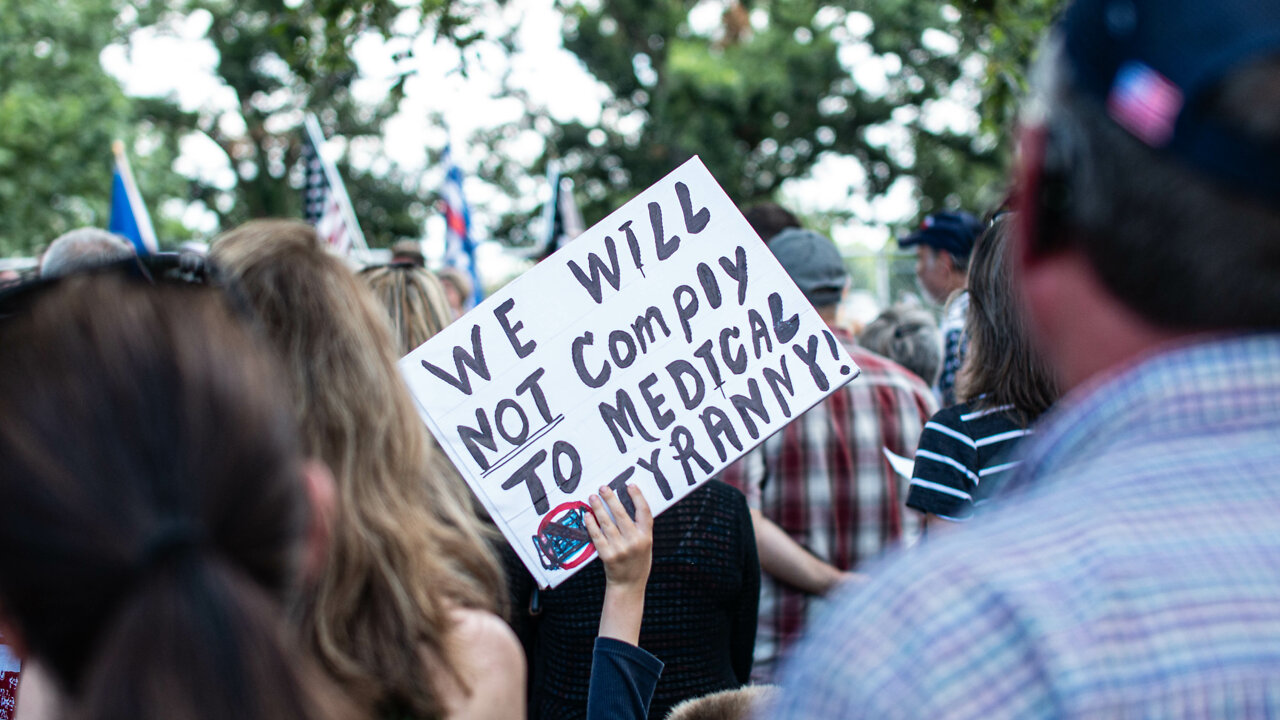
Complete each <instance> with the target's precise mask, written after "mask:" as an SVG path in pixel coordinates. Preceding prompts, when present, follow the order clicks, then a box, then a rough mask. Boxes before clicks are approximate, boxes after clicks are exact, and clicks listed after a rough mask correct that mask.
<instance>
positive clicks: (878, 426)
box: [721, 332, 938, 681]
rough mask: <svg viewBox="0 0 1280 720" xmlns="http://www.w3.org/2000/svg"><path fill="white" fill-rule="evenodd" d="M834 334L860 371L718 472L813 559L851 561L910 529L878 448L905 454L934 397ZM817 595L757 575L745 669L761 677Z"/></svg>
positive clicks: (902, 490) (894, 478)
mask: <svg viewBox="0 0 1280 720" xmlns="http://www.w3.org/2000/svg"><path fill="white" fill-rule="evenodd" d="M836 335H837V337H839V338H840V340H841V342H842V343H844V345H845V347H846V349H848V351H849V354H850V355H851V356H852V357H853V360H854V362H856V363H857V364H858V367H859V368H861V370H862V373H861V374H860V375H859V376H858V377H857V378H856V379H855V380H853V382H850V383H849V384H848V385H845V386H844V387H843V388H841V389H840V390H839V391H837V392H835V393H833V394H832V395H831V396H830V397H828V398H827V399H826V400H824V401H822V402H821V403H820V404H818V405H816V406H814V407H813V409H811V410H809V411H808V412H806V413H804V414H803V415H801V416H800V417H797V418H796V419H795V420H793V421H792V422H791V424H789V425H787V426H786V427H785V428H783V429H782V430H781V431H779V432H778V433H776V434H774V435H773V436H772V437H770V438H768V439H767V440H765V441H764V442H763V443H762V444H761V445H760V446H759V447H757V448H756V449H755V450H752V451H751V452H750V453H748V454H747V455H745V456H744V457H743V458H742V459H740V460H739V461H737V462H736V463H734V464H732V465H730V466H729V467H728V468H726V469H725V471H724V474H723V475H722V476H721V479H722V480H724V481H725V482H727V483H729V484H730V485H733V486H734V487H737V488H738V489H740V490H742V492H743V494H745V495H746V496H747V503H748V504H749V505H750V506H751V507H752V508H753V509H756V510H759V511H760V512H761V513H762V514H763V515H764V516H765V517H766V518H768V519H770V520H772V521H773V522H775V523H777V524H778V526H779V527H781V528H782V529H783V530H784V531H785V532H786V533H787V534H788V535H790V536H791V538H792V539H794V540H795V541H796V542H798V543H800V544H801V545H803V546H804V547H805V548H807V549H808V550H809V551H810V552H812V553H813V554H814V555H816V556H817V557H818V558H820V559H822V560H824V561H826V562H828V563H831V564H832V565H834V566H836V567H838V568H840V569H841V570H851V569H853V568H856V567H858V566H860V565H861V564H862V563H863V562H864V561H866V560H870V559H873V558H876V557H878V556H879V555H881V554H882V553H883V552H884V551H885V550H887V549H889V548H890V547H893V546H894V545H896V544H897V543H898V542H899V541H900V540H901V539H902V538H903V537H914V536H916V535H918V534H919V520H918V516H917V514H916V513H915V512H912V511H908V510H905V506H904V502H905V501H906V497H907V485H908V482H909V480H908V479H907V478H904V477H902V476H900V475H897V474H896V473H894V471H893V469H892V468H891V467H890V466H889V463H888V461H887V460H886V458H885V456H884V448H888V449H889V450H891V451H893V452H895V453H897V454H899V455H903V456H906V457H913V456H914V455H915V451H916V443H917V442H918V441H919V439H920V432H921V430H922V429H923V428H924V424H925V423H926V422H927V421H928V420H929V418H930V417H932V416H933V414H934V412H935V411H937V409H938V406H937V401H936V400H935V399H934V395H933V392H932V391H931V390H930V389H929V387H928V386H927V385H925V384H924V382H923V381H921V380H920V379H919V378H918V377H916V376H915V375H914V374H912V373H911V372H910V371H908V370H906V369H905V368H903V367H902V366H900V365H898V364H897V363H894V362H892V361H890V360H888V359H886V358H884V357H881V356H879V355H875V354H873V353H871V352H868V351H867V350H864V349H862V348H860V347H858V346H857V345H855V344H854V343H853V340H852V338H851V337H850V336H849V335H848V334H846V333H839V332H837V333H836ZM818 600H820V598H816V597H813V596H810V595H808V594H806V593H804V592H802V591H800V590H797V589H795V588H792V587H791V586H789V585H785V584H783V583H780V582H778V581H777V580H774V579H773V578H772V577H770V576H769V575H768V574H765V576H764V577H763V582H762V583H761V586H760V622H759V628H758V630H757V633H756V651H755V665H754V669H753V671H752V676H753V678H755V679H757V680H761V681H768V680H769V679H770V678H771V676H772V673H773V669H774V665H775V663H776V662H777V660H778V658H779V656H780V655H781V653H782V652H784V651H785V650H786V649H787V647H788V646H789V645H790V644H791V643H792V642H793V641H795V640H796V639H798V637H799V635H800V633H801V632H802V631H803V630H804V627H805V621H806V618H807V617H808V615H809V612H810V606H811V605H814V604H816V602H817V601H818Z"/></svg>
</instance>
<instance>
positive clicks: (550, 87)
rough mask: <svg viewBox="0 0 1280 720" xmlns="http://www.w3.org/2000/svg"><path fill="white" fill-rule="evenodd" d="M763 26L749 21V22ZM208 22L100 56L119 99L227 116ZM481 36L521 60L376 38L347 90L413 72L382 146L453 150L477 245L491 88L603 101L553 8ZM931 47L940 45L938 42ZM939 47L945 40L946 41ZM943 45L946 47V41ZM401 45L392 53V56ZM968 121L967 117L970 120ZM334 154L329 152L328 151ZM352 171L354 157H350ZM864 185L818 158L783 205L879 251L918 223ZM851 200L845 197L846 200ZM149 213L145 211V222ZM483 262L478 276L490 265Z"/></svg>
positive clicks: (517, 5) (854, 22) (524, 13)
mask: <svg viewBox="0 0 1280 720" xmlns="http://www.w3.org/2000/svg"><path fill="white" fill-rule="evenodd" d="M721 8H722V4H721V3H719V2H704V3H702V4H701V5H700V6H698V7H697V8H695V10H694V11H693V13H692V15H691V19H690V21H691V23H692V24H693V25H694V28H695V30H705V31H710V29H711V28H712V27H714V25H715V24H716V23H718V22H719V14H720V12H721ZM762 19H763V18H761V17H760V16H759V14H757V16H756V17H754V18H753V20H756V21H760V20H762ZM208 23H209V17H208V16H207V15H204V14H202V13H195V14H193V15H192V16H191V17H190V18H188V19H187V21H186V22H185V23H183V24H181V25H180V26H178V27H173V28H169V29H167V30H166V31H164V32H157V31H154V30H147V31H143V32H139V33H137V34H136V35H135V36H134V38H133V42H132V47H131V50H130V51H128V52H127V51H126V50H125V48H123V47H112V48H108V49H107V50H106V51H105V52H104V53H103V54H102V62H103V65H104V66H105V67H106V68H107V70H108V71H109V72H111V73H112V74H113V75H114V76H115V77H117V78H118V79H119V80H120V81H121V83H122V84H123V86H124V89H125V92H126V93H128V94H131V95H170V94H172V95H173V96H175V97H176V98H177V99H178V100H179V102H180V104H181V105H182V107H183V108H184V109H187V110H197V109H200V110H205V111H210V110H217V109H225V108H228V107H231V106H233V104H234V101H235V98H234V94H233V93H232V91H231V90H230V89H229V88H227V87H225V86H223V85H222V84H221V83H220V82H219V81H218V79H217V78H216V76H215V74H214V72H213V68H214V66H215V64H216V61H217V52H216V51H215V50H214V48H213V46H212V45H211V44H210V43H208V42H207V41H206V40H204V39H203V36H204V32H205V30H206V29H207V27H208ZM869 23H870V20H869V19H867V17H866V16H865V15H862V14H860V13H851V14H850V15H849V17H848V19H847V20H846V26H847V27H848V29H849V31H850V33H851V34H852V36H854V37H857V36H861V35H865V33H866V31H867V30H868V29H869ZM479 24H480V26H481V27H482V28H484V29H485V30H487V31H488V32H489V33H490V34H491V35H492V36H495V37H496V36H498V35H500V34H502V33H504V32H505V31H506V30H507V29H509V28H512V27H516V28H518V32H517V35H516V38H517V48H518V49H517V52H516V54H514V55H512V56H510V57H508V56H507V55H506V54H505V53H504V52H502V51H501V50H500V49H499V48H498V47H497V46H496V45H495V44H493V43H488V42H480V43H476V45H475V46H473V49H472V50H469V51H468V56H467V59H466V62H467V70H468V75H467V76H466V77H463V76H462V74H461V73H460V72H458V68H459V67H460V66H461V64H462V58H461V57H460V54H459V51H458V50H457V48H455V47H453V46H452V45H451V44H449V43H445V42H435V41H434V39H433V38H432V37H430V33H424V34H423V36H422V37H420V38H419V39H418V40H417V42H416V44H415V46H414V47H413V54H412V59H410V60H408V61H405V62H401V63H400V64H397V63H396V61H395V60H394V59H393V55H395V54H396V53H397V52H401V51H403V50H405V49H406V47H404V46H405V44H406V42H405V41H392V42H385V41H383V40H382V39H381V38H378V37H373V36H370V37H366V38H362V39H361V40H359V41H358V42H357V44H356V48H355V56H356V59H357V62H358V63H359V65H360V68H361V80H360V81H359V82H358V83H357V85H356V87H355V92H356V93H357V96H358V97H361V98H364V99H367V100H369V101H375V100H378V99H380V98H381V97H382V95H383V94H384V93H385V91H386V89H387V88H388V87H389V85H390V83H391V79H392V78H394V77H396V76H397V75H398V74H400V73H404V72H407V71H411V72H412V75H411V77H410V78H409V79H408V81H407V85H406V96H405V99H404V102H403V103H402V105H401V107H400V111H399V113H398V114H397V115H396V116H395V117H394V118H393V119H392V120H391V121H390V122H389V123H388V124H387V126H386V128H385V133H384V134H385V140H386V151H387V154H388V155H389V156H390V157H392V158H395V159H396V161H397V162H400V163H402V164H403V165H404V166H405V167H407V168H412V169H419V168H422V167H423V166H424V164H425V163H426V158H427V152H426V151H427V148H428V147H430V148H434V149H439V148H440V147H442V146H443V145H444V144H445V142H446V141H447V140H450V139H451V140H452V141H453V147H454V155H455V157H456V159H457V161H458V163H459V165H460V166H461V167H462V169H463V171H464V173H469V175H468V180H467V182H466V185H465V191H466V194H467V197H468V200H469V202H470V203H471V204H472V205H473V215H474V223H475V225H476V226H477V227H476V231H477V235H478V236H479V237H481V238H487V237H488V236H489V234H488V232H487V228H485V227H484V223H485V219H486V218H487V217H492V216H493V215H494V214H498V213H501V212H503V211H506V210H509V209H511V206H512V200H511V199H510V198H507V197H505V196H503V195H502V194H501V193H499V192H498V191H497V190H496V189H495V188H492V187H490V186H488V185H487V184H486V183H484V182H481V181H479V180H478V179H476V178H475V177H474V173H473V172H471V171H473V170H474V168H475V166H476V163H477V160H478V159H479V157H478V156H477V153H480V152H483V149H482V148H480V147H469V146H467V144H466V142H465V141H466V139H467V138H468V137H470V135H471V134H472V133H473V132H474V131H476V130H480V129H484V128H488V127H493V126H495V125H499V124H502V123H505V122H509V121H511V120H515V119H516V118H518V117H520V116H521V114H522V111H523V108H522V107H521V105H520V102H519V101H517V100H515V99H512V98H503V97H500V82H499V78H500V77H501V76H502V74H503V73H504V72H506V71H508V70H511V73H512V75H511V80H512V82H513V84H514V85H516V86H517V87H522V88H524V89H525V90H527V92H528V94H529V96H530V98H531V100H532V102H534V103H537V104H538V105H540V106H542V107H545V108H547V110H548V111H549V112H550V113H551V114H552V115H554V116H555V117H557V118H559V119H562V120H565V119H570V118H579V119H582V120H584V121H586V122H592V121H594V120H596V119H597V118H598V117H599V114H600V101H601V100H602V99H603V98H604V97H606V96H607V90H606V89H605V88H604V87H603V86H602V85H601V84H600V83H598V82H596V81H595V80H594V79H593V78H592V77H591V76H590V75H588V74H587V73H586V71H585V70H584V69H583V68H582V66H581V64H580V63H579V62H578V61H577V59H576V58H575V57H574V56H573V55H572V54H571V53H569V52H567V51H566V50H564V48H563V47H562V45H561V37H560V30H561V21H560V16H559V14H558V13H556V12H555V10H554V9H553V8H552V0H511V2H508V3H507V4H506V6H505V7H504V8H503V9H502V10H501V11H500V12H498V13H495V14H494V15H493V16H491V17H485V18H482V19H481V20H480V23H479ZM939 35H943V34H942V33H939ZM945 37H946V36H945V35H943V38H945ZM942 42H945V40H943V41H942ZM397 43H399V44H397ZM841 61H842V62H843V63H844V64H845V66H846V67H848V68H850V70H851V72H852V73H853V75H854V77H855V79H856V80H857V81H858V83H859V85H860V86H862V87H863V88H865V89H867V90H868V91H871V92H875V91H876V90H877V87H878V86H883V84H884V72H885V69H886V68H885V67H884V65H885V63H884V62H883V61H882V60H881V59H880V58H877V57H873V56H872V54H871V51H870V49H869V47H868V46H867V45H866V44H865V43H850V44H848V45H847V46H846V48H845V49H844V50H843V51H842V54H841ZM944 111H945V116H946V117H948V118H951V120H949V121H948V122H953V123H956V124H967V123H968V122H970V120H969V118H968V117H967V114H966V113H965V112H963V111H962V110H960V109H958V108H944ZM433 113H441V114H442V115H443V117H444V118H445V120H446V122H447V124H448V130H446V129H445V128H444V127H440V126H436V125H432V124H430V123H429V121H428V118H429V117H430V116H431V114H433ZM970 114H971V113H970ZM884 132H885V133H887V134H888V135H889V136H887V137H885V138H883V139H882V140H881V141H882V142H895V141H897V140H898V139H897V138H894V137H892V134H893V131H892V130H889V129H884ZM508 147H509V152H510V153H511V154H512V155H513V157H514V159H515V160H517V161H519V162H524V163H528V164H532V163H533V161H534V160H535V159H536V158H537V157H538V155H539V154H540V152H541V150H542V144H541V140H540V138H539V137H537V136H536V135H535V134H533V133H532V132H530V134H529V136H528V137H523V138H520V139H519V140H518V141H516V142H514V143H510V144H509V145H508ZM334 150H338V148H336V147H331V148H330V151H334ZM352 151H353V157H354V158H355V160H356V161H357V162H358V161H359V159H360V155H359V152H358V148H352ZM178 170H179V171H180V172H183V173H184V174H188V175H199V176H200V177H203V178H207V179H209V180H212V181H214V182H216V183H218V184H220V185H222V186H224V187H229V186H230V184H231V183H232V181H233V179H234V176H233V175H232V170H231V167H230V166H229V164H228V162H227V160H226V158H225V156H223V155H222V153H221V152H220V151H219V150H218V149H217V148H216V147H215V146H213V144H212V142H211V141H209V140H207V139H205V138H200V137H192V138H190V139H189V140H188V141H186V142H184V144H183V146H182V156H181V157H180V159H179V166H178ZM442 175H443V172H442V171H440V170H437V169H434V168H433V169H430V171H429V172H428V174H427V178H426V185H427V186H428V187H430V186H432V185H434V184H436V183H438V182H439V181H440V178H441V177H442ZM862 177H863V173H862V170H861V168H860V167H859V166H858V164H857V163H856V162H855V161H853V160H852V159H847V158H837V157H826V158H824V159H822V160H821V161H820V162H819V163H818V164H817V166H815V167H814V169H813V170H812V172H811V173H810V176H809V177H807V178H799V179H795V180H791V181H788V182H787V183H785V184H784V185H783V188H782V198H781V200H782V202H783V203H784V204H787V205H789V206H790V207H792V208H794V209H796V210H798V211H799V212H801V213H802V214H806V213H814V212H821V211H825V210H832V209H851V210H853V211H854V212H855V213H856V215H857V216H858V217H859V218H862V219H863V220H864V221H865V222H862V223H859V222H855V223H851V224H849V225H848V226H845V227H839V228H835V229H834V230H833V234H834V236H835V239H836V240H837V242H839V243H841V244H842V245H844V246H845V247H846V248H847V249H855V248H856V247H862V248H872V249H873V248H878V247H880V246H881V245H882V244H883V243H884V241H885V240H886V239H887V237H888V230H887V229H886V226H887V225H889V224H891V223H897V222H901V221H903V220H904V219H906V218H908V217H910V216H911V215H912V214H914V212H915V201H914V200H913V198H912V196H911V193H912V186H911V184H910V183H909V182H901V183H899V184H898V185H896V186H895V187H894V188H893V189H892V190H891V192H890V193H889V194H888V195H887V196H886V197H883V198H880V199H879V200H877V201H875V202H873V203H868V202H867V201H866V200H865V199H863V198H861V197H858V196H857V194H856V191H857V189H858V184H859V183H860V182H861V178H862ZM543 185H545V183H540V182H533V181H530V183H529V187H527V188H522V189H523V190H525V191H526V192H525V193H524V197H523V198H522V199H521V200H520V201H519V202H522V203H523V204H524V206H525V207H526V208H529V207H530V206H532V205H536V204H537V203H538V202H540V201H541V200H542V199H543V198H545V197H546V195H547V193H548V189H547V188H545V187H542V186H543ZM851 188H852V190H853V191H854V192H855V195H854V196H853V197H850V191H851ZM165 210H166V211H168V212H174V213H178V214H181V215H182V217H183V218H184V219H185V220H186V221H187V223H188V224H189V225H191V226H192V227H195V228H198V229H199V230H201V231H204V232H209V231H211V230H212V229H213V218H212V214H211V213H207V212H202V211H201V209H200V208H196V207H192V208H184V207H170V208H166V209H165ZM154 211H155V210H154V209H153V212H154ZM443 234H444V226H443V221H442V220H440V219H439V218H433V219H432V220H431V221H429V222H428V225H427V229H426V239H427V241H428V250H429V251H433V252H436V253H438V252H440V247H441V244H442V238H443ZM485 245H486V246H488V247H485V249H484V251H483V252H484V256H487V257H489V258H491V260H490V262H497V261H498V258H497V257H496V256H497V255H501V254H502V250H501V249H500V248H499V247H498V246H497V245H496V243H485ZM484 256H482V258H481V266H482V267H483V266H484V265H485V259H486V257H484Z"/></svg>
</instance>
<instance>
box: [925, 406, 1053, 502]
mask: <svg viewBox="0 0 1280 720" xmlns="http://www.w3.org/2000/svg"><path fill="white" fill-rule="evenodd" d="M1012 408H1013V406H1012V405H1002V406H1000V407H995V408H985V409H982V410H974V409H973V405H972V404H971V403H960V404H959V405H952V406H951V407H948V408H943V409H942V410H940V411H938V413H937V414H936V415H934V416H933V418H932V419H930V420H929V422H928V423H926V424H925V426H924V431H923V432H921V434H920V449H919V450H917V451H916V465H915V470H914V471H913V472H912V478H911V489H910V491H909V492H908V494H907V507H910V508H914V509H916V510H919V511H921V512H925V513H931V514H933V515H938V516H940V517H944V518H947V519H950V520H960V519H964V518H967V517H969V516H970V515H971V514H972V513H973V507H974V505H975V504H979V503H981V502H982V501H983V500H984V499H985V498H986V497H988V496H989V494H990V488H991V487H993V486H998V484H999V481H1000V479H1001V478H1002V477H1003V476H1004V475H1005V474H1006V473H1008V471H1009V470H1011V469H1012V468H1014V467H1016V466H1017V465H1018V461H1016V460H1010V459H1009V458H1010V457H1011V453H1010V450H1011V448H1012V447H1013V445H1015V444H1016V443H1017V442H1018V440H1019V439H1021V438H1022V437H1024V436H1026V435H1030V434H1031V430H1030V429H1029V428H1023V427H1021V426H1020V425H1018V423H1017V422H1015V421H1014V419H1013V417H1012V416H1011V415H1010V414H1009V411H1010V410H1011V409H1012Z"/></svg>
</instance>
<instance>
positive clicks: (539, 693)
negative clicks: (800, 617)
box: [503, 480, 760, 720]
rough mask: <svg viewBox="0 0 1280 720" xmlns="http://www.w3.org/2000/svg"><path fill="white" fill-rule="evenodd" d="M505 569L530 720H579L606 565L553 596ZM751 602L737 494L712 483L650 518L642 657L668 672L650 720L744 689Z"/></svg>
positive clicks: (756, 571)
mask: <svg viewBox="0 0 1280 720" xmlns="http://www.w3.org/2000/svg"><path fill="white" fill-rule="evenodd" d="M503 560H504V564H505V565H506V571H507V578H508V581H509V585H510V590H511V615H512V623H511V624H512V627H513V629H514V630H515V631H516V635H518V636H519V637H520V641H521V642H522V643H523V644H524V648H525V653H526V655H527V657H528V659H529V720H543V719H545V720H562V719H564V720H571V719H573V718H585V717H586V714H587V688H588V686H589V684H590V678H591V657H592V648H593V647H594V644H595V639H596V634H597V631H598V630H599V626H600V610H601V607H602V606H603V604H604V588H605V577H604V565H603V564H602V563H601V562H600V561H599V560H595V561H592V562H591V564H590V565H588V566H587V567H585V568H584V569H582V570H581V571H579V572H578V574H577V575H574V576H573V577H571V578H569V579H568V580H566V581H565V582H564V584H562V585H560V587H557V588H555V589H554V590H546V591H538V590H537V585H536V584H535V583H534V581H533V578H532V577H531V576H530V575H529V573H528V571H527V570H525V569H524V566H523V565H522V564H521V563H520V560H519V559H518V558H517V557H516V555H515V553H514V552H512V551H511V550H510V548H506V549H505V550H504V552H503ZM759 600H760V562H759V559H758V558H757V556H756V542H755V533H754V532H753V531H752V529H751V515H750V513H749V512H748V510H747V502H746V498H744V497H743V496H742V493H740V492H738V491H737V490H735V489H734V488H731V487H729V486H728V485H725V484H724V483H722V482H719V481H717V480H712V481H709V482H707V483H706V484H705V485H703V486H702V487H700V488H698V489H697V490H695V491H693V492H692V493H690V494H689V495H688V497H686V498H684V499H683V500H681V501H680V502H678V503H676V504H675V505H674V506H673V507H671V508H669V509H668V510H667V511H666V512H664V513H663V514H662V515H660V516H658V518H657V519H656V520H655V521H654V526H653V570H652V572H651V573H650V575H649V585H648V588H647V589H646V592H645V603H644V622H643V623H642V624H641V627H640V647H642V648H644V649H645V650H647V651H648V652H650V653H652V654H653V655H655V656H656V657H657V658H658V659H659V660H661V661H662V662H663V663H664V664H665V666H666V667H665V669H664V670H663V672H662V678H661V679H660V680H659V681H658V687H657V689H656V690H655V691H654V694H653V701H652V702H651V703H650V706H649V717H650V718H655V719H660V718H664V717H666V715H667V712H668V711H669V710H670V709H671V707H672V706H674V705H676V704H678V703H680V702H681V701H682V700H687V699H688V698H692V697H698V696H700V695H705V694H707V693H711V692H715V691H718V690H726V689H729V688H735V687H739V686H741V685H743V684H745V683H746V682H747V681H748V679H749V677H750V675H751V652H752V649H753V646H754V645H755V635H756V608H757V605H758V604H759Z"/></svg>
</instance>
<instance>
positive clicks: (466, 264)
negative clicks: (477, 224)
mask: <svg viewBox="0 0 1280 720" xmlns="http://www.w3.org/2000/svg"><path fill="white" fill-rule="evenodd" d="M441 160H442V162H443V163H444V166H445V176H444V186H443V187H442V188H441V189H440V195H441V199H442V203H441V204H442V205H443V209H444V220H445V243H444V262H445V264H446V265H448V266H449V267H454V268H458V269H459V270H462V271H464V272H466V273H467V274H468V275H470V276H471V287H472V288H473V290H472V293H471V300H470V302H469V303H468V307H469V308H472V307H475V306H476V305H478V304H479V303H480V301H481V300H483V299H484V289H483V288H481V287H480V276H479V274H477V272H476V242H475V240H474V239H472V237H471V210H470V208H468V207H467V199H466V198H465V197H463V195H462V170H461V169H460V168H459V167H458V166H457V165H456V164H454V162H453V152H452V151H451V149H450V148H449V147H448V146H445V149H444V157H443V158H441Z"/></svg>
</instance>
